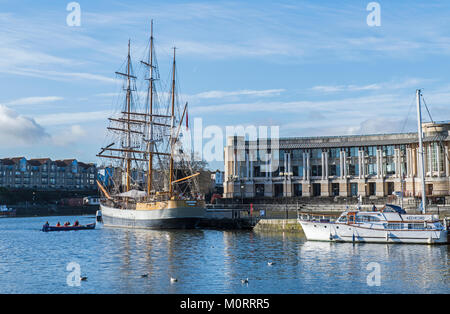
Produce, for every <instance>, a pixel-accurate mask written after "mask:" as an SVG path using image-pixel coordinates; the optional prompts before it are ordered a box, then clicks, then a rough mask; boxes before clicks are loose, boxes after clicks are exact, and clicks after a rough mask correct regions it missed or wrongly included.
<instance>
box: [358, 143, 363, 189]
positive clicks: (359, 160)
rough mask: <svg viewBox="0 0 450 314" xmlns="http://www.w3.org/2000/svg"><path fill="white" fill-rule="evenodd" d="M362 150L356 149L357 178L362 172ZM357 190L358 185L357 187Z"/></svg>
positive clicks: (360, 176)
mask: <svg viewBox="0 0 450 314" xmlns="http://www.w3.org/2000/svg"><path fill="white" fill-rule="evenodd" d="M362 169H363V167H362V151H361V150H358V178H360V179H361V178H362V177H363V174H362ZM358 190H359V187H358Z"/></svg>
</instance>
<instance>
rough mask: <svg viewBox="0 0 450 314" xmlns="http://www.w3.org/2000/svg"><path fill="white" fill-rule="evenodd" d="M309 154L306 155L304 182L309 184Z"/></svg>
mask: <svg viewBox="0 0 450 314" xmlns="http://www.w3.org/2000/svg"><path fill="white" fill-rule="evenodd" d="M310 158H311V157H310V154H309V153H308V154H307V155H306V180H307V181H308V182H309V181H310V178H311V164H310V161H311V160H310Z"/></svg>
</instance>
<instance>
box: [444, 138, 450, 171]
mask: <svg viewBox="0 0 450 314" xmlns="http://www.w3.org/2000/svg"><path fill="white" fill-rule="evenodd" d="M444 148H445V154H444V158H445V176H446V177H449V176H450V163H449V160H448V159H449V156H450V155H449V154H450V152H449V144H447V146H444Z"/></svg>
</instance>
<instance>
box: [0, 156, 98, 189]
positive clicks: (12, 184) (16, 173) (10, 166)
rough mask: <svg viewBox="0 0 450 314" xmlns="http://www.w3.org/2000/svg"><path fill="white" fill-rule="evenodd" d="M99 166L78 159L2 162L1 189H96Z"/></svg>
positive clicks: (10, 159)
mask: <svg viewBox="0 0 450 314" xmlns="http://www.w3.org/2000/svg"><path fill="white" fill-rule="evenodd" d="M96 178H97V167H96V165H95V164H93V163H83V162H79V161H77V160H76V159H65V160H51V159H50V158H40V159H26V158H25V157H15V158H4V159H0V187H4V188H9V189H35V190H94V189H96V188H97V185H96V182H95V180H96Z"/></svg>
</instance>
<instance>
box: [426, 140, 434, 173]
mask: <svg viewBox="0 0 450 314" xmlns="http://www.w3.org/2000/svg"><path fill="white" fill-rule="evenodd" d="M426 147H427V150H426V155H425V158H426V159H425V160H428V171H426V172H425V176H426V175H427V172H429V173H430V177H431V176H433V166H432V163H431V154H432V153H431V152H432V149H431V143H429V144H428V145H427V146H426Z"/></svg>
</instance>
